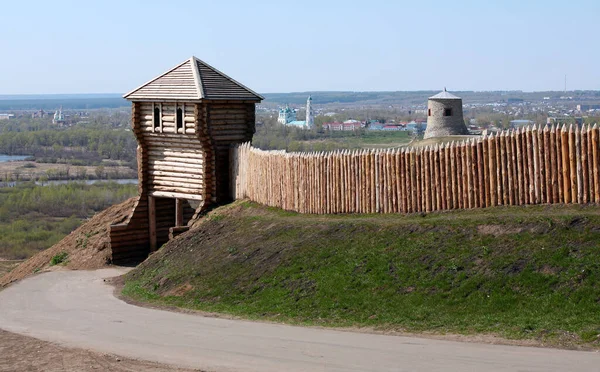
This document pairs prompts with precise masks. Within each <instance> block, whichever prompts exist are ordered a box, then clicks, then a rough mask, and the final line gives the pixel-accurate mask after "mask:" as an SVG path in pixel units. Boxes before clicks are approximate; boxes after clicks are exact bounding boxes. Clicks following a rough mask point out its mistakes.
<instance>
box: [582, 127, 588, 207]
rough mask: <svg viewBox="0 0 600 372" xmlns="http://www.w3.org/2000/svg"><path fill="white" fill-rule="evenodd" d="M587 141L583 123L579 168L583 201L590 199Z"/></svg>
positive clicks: (585, 128) (586, 131)
mask: <svg viewBox="0 0 600 372" xmlns="http://www.w3.org/2000/svg"><path fill="white" fill-rule="evenodd" d="M587 142H588V130H587V126H586V125H585V124H583V126H582V127H581V169H582V175H581V176H582V182H583V185H582V186H583V200H582V202H583V203H586V204H587V203H589V201H590V188H589V186H590V185H589V178H588V169H589V167H588V151H587Z"/></svg>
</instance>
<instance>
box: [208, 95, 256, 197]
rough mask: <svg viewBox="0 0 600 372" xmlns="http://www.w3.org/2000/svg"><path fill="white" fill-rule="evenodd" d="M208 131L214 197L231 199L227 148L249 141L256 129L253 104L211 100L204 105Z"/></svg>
mask: <svg viewBox="0 0 600 372" xmlns="http://www.w3.org/2000/svg"><path fill="white" fill-rule="evenodd" d="M205 110H206V119H205V120H206V122H207V124H208V134H209V137H210V140H211V142H212V145H213V148H214V152H215V153H214V156H215V158H214V170H213V172H212V177H213V187H214V190H215V193H214V197H215V199H217V200H220V201H226V200H229V199H230V191H229V174H230V171H229V163H230V162H229V148H230V147H231V144H235V143H243V142H246V141H250V140H251V139H252V135H253V134H254V132H255V126H254V123H255V105H254V103H253V102H252V103H235V102H211V103H208V104H207V105H206V108H205Z"/></svg>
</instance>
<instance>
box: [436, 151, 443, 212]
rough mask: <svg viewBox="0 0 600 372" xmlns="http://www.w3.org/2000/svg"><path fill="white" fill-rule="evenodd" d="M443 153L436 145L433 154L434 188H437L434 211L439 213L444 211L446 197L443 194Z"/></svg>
mask: <svg viewBox="0 0 600 372" xmlns="http://www.w3.org/2000/svg"><path fill="white" fill-rule="evenodd" d="M442 151H443V148H441V147H440V146H439V145H437V144H436V145H435V147H434V153H433V177H434V182H433V184H434V186H435V208H434V210H436V211H439V210H442V209H443V206H442V198H443V195H444V192H443V185H444V184H443V181H442V177H443V176H442V172H443V170H442V167H443V162H442V158H443V157H441V156H440V155H441V152H442Z"/></svg>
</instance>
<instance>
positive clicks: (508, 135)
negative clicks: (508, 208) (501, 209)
mask: <svg viewBox="0 0 600 372" xmlns="http://www.w3.org/2000/svg"><path fill="white" fill-rule="evenodd" d="M512 134H513V133H512V131H506V132H505V136H504V142H505V147H506V185H507V186H506V193H507V194H508V200H507V204H508V205H515V194H514V192H515V185H514V177H513V176H514V170H513V168H514V158H513V153H512V150H513V148H512Z"/></svg>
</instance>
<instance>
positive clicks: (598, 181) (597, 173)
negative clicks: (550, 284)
mask: <svg viewBox="0 0 600 372" xmlns="http://www.w3.org/2000/svg"><path fill="white" fill-rule="evenodd" d="M591 137H592V165H593V170H594V172H593V174H594V203H596V204H598V203H600V169H599V166H600V160H599V159H598V156H599V152H598V125H597V124H594V127H593V128H592V136H591Z"/></svg>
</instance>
